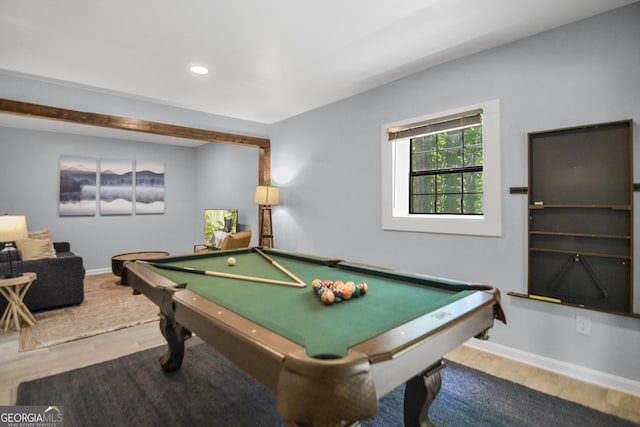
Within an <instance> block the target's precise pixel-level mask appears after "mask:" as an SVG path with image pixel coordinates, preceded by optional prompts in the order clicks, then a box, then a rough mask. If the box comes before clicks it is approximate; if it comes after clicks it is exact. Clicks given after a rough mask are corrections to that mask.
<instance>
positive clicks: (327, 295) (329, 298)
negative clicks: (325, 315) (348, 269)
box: [320, 290, 335, 305]
mask: <svg viewBox="0 0 640 427" xmlns="http://www.w3.org/2000/svg"><path fill="white" fill-rule="evenodd" d="M320 299H321V300H322V303H323V304H324V305H331V304H333V302H334V301H335V296H334V295H333V292H331V291H329V290H325V291H324V292H323V293H322V295H321V296H320Z"/></svg>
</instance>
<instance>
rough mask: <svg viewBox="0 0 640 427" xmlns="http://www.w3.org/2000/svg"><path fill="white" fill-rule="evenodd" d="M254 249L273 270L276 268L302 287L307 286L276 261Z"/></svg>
mask: <svg viewBox="0 0 640 427" xmlns="http://www.w3.org/2000/svg"><path fill="white" fill-rule="evenodd" d="M255 249H256V252H258V253H259V254H260V255H262V257H263V258H264V259H266V260H267V261H269V262H270V263H271V265H273V266H274V267H275V268H277V269H278V270H280V271H282V272H283V273H284V274H286V275H287V276H289V277H291V278H292V279H293V280H295V281H296V282H298V283H300V284H301V285H304V286H306V285H307V284H306V283H304V282H303V281H302V280H300V279H299V278H298V277H297V276H296V275H295V274H293V273H292V272H290V271H289V270H287V269H286V268H284V267H283V266H281V265H280V264H278V263H277V262H276V261H274V260H273V258H271V257H270V256H269V255H267V254H265V253H264V252H262V251H261V250H260V249H258V248H255Z"/></svg>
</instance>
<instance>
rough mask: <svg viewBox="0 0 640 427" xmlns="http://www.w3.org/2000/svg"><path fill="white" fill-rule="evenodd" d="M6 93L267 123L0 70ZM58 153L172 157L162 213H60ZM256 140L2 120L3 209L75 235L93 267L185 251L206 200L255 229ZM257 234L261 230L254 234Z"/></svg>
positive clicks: (210, 123)
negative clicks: (35, 126)
mask: <svg viewBox="0 0 640 427" xmlns="http://www.w3.org/2000/svg"><path fill="white" fill-rule="evenodd" d="M0 97H2V98H7V99H13V100H20V101H25V102H34V103H39V104H44V105H51V106H56V107H62V108H69V109H75V110H79V111H89V112H96V113H103V114H113V115H117V116H124V117H134V118H140V119H146V120H151V121H157V122H163V123H170V124H176V125H183V126H193V127H197V128H204V129H214V130H218V131H227V132H234V133H239V134H244V135H253V136H266V135H267V126H266V125H264V124H260V123H254V122H249V121H244V120H237V119H232V118H228V117H221V116H215V115H210V114H203V113H197V112H194V111H189V110H183V109H179V108H174V107H168V106H162V105H158V104H151V103H147V102H142V101H138V100H134V99H128V98H122V97H117V96H113V95H109V94H105V93H98V92H95V91H90V90H84V89H79V88H73V87H70V86H65V85H61V84H53V83H51V82H44V81H39V80H34V79H28V78H24V77H18V76H13V75H8V74H2V73H0ZM60 155H78V156H88V157H96V158H109V159H131V160H154V161H159V162H163V163H164V164H165V177H166V183H165V185H166V212H165V214H163V215H131V216H111V217H108V216H95V217H63V218H61V217H59V216H58V206H57V205H58V202H57V199H58V185H59V184H58V176H59V171H58V169H59V159H60ZM257 164H258V154H257V149H253V148H246V147H238V146H230V145H224V144H216V143H211V144H204V145H202V146H200V147H197V148H188V147H177V146H170V145H163V144H150V143H146V142H138V141H124V140H118V139H107V138H102V137H91V136H81V135H71V134H63V133H54V132H43V131H34V130H22V129H15V128H9V127H0V177H2V181H3V182H4V184H3V185H1V186H0V213H2V214H3V213H5V212H7V213H11V214H24V215H26V216H27V221H28V225H29V228H30V229H32V230H33V229H39V228H44V227H46V228H49V229H50V231H51V234H52V237H53V239H54V240H58V241H69V242H71V245H72V248H73V250H74V251H75V252H76V253H78V254H80V255H82V256H83V258H84V262H85V267H86V268H87V269H88V270H99V269H106V268H109V266H110V259H111V256H112V255H114V254H117V253H122V252H130V251H139V250H166V251H169V252H170V253H172V254H178V253H188V252H191V251H192V250H193V245H194V244H198V243H202V242H203V210H204V208H216V207H224V208H237V209H239V215H240V222H241V224H242V226H243V227H244V228H246V229H251V230H255V231H256V234H257V218H258V213H257V207H256V205H254V204H253V192H254V190H255V186H256V185H257V184H258V172H257ZM255 241H256V242H257V237H256V238H255Z"/></svg>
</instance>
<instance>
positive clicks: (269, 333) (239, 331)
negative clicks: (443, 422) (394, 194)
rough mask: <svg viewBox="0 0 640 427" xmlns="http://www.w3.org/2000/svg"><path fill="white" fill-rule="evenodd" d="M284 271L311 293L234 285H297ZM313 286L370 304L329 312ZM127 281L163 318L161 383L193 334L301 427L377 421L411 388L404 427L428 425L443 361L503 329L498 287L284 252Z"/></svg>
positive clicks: (174, 260) (196, 260)
mask: <svg viewBox="0 0 640 427" xmlns="http://www.w3.org/2000/svg"><path fill="white" fill-rule="evenodd" d="M260 251H263V253H264V254H266V255H267V256H266V257H264V256H262V255H261V254H260V253H259V252H260ZM229 257H233V258H235V261H236V262H235V265H233V266H231V265H229V263H228V262H227V260H228V258H229ZM276 264H277V265H276ZM183 267H187V268H192V269H196V272H191V271H190V272H186V271H178V270H179V269H181V268H183ZM276 267H282V268H283V269H284V270H286V271H288V272H289V273H291V274H292V275H293V276H294V277H296V278H298V279H299V280H300V281H301V282H303V283H306V284H307V285H306V286H304V287H302V286H289V285H287V284H273V283H262V282H259V281H254V280H245V279H238V278H237V277H234V276H244V277H247V278H258V279H268V280H273V281H279V282H283V283H295V282H294V281H293V280H292V279H291V278H290V276H288V275H286V274H285V273H284V272H283V271H282V270H281V269H280V268H276ZM176 268H177V269H176ZM204 271H213V272H218V273H222V274H223V275H225V274H230V275H232V276H231V277H219V276H210V275H205V274H202V273H203V272H204ZM198 272H199V273H200V274H198ZM314 278H319V279H322V280H325V279H328V280H332V281H336V280H343V281H354V282H356V283H357V282H366V283H367V285H368V292H367V293H366V294H365V295H364V296H359V297H357V298H351V299H349V300H346V299H345V300H344V301H342V302H340V303H334V304H332V305H325V304H323V303H322V302H321V300H320V299H319V298H318V296H317V295H316V294H315V293H314V292H313V290H312V288H311V286H310V283H311V281H312V280H313V279H314ZM122 281H123V283H124V284H129V285H131V286H132V287H133V288H134V290H135V291H137V292H140V293H142V294H144V295H145V296H146V297H148V298H149V299H150V300H152V301H153V302H154V303H155V304H157V305H158V307H159V309H160V318H161V320H160V329H161V332H162V334H163V335H164V337H165V339H166V341H167V343H168V349H167V352H166V353H165V354H164V355H163V356H162V357H161V359H160V363H161V365H162V368H163V369H164V371H166V372H170V371H174V370H177V369H179V368H180V366H181V364H182V360H183V357H184V341H185V339H187V338H188V337H190V336H191V333H192V332H193V333H195V334H196V335H197V336H198V337H200V338H201V339H202V340H204V341H205V342H207V343H208V344H209V345H211V346H212V347H214V348H215V349H216V350H217V351H218V352H220V353H221V354H223V355H224V356H226V357H227V358H229V359H230V360H231V361H232V362H234V363H235V364H236V365H237V366H238V367H240V368H241V369H243V370H244V371H245V372H247V373H248V374H249V375H251V376H253V377H254V378H255V379H257V380H258V381H260V382H261V383H263V384H264V385H265V386H266V387H267V388H269V389H270V390H271V391H273V392H274V393H275V395H276V401H277V410H278V411H279V413H280V415H281V416H282V417H283V418H284V419H285V420H287V421H288V422H290V423H291V424H294V425H336V424H340V423H345V422H357V421H359V420H364V419H367V418H370V417H373V416H375V415H376V413H377V410H378V399H379V398H380V397H382V396H384V395H385V394H387V393H388V392H390V391H391V390H393V389H394V388H396V387H397V386H399V385H401V384H404V383H406V389H405V399H404V400H405V402H404V417H405V419H404V422H405V425H430V420H429V418H428V409H429V405H430V404H431V401H432V400H433V399H434V398H435V396H436V394H437V393H438V390H439V389H440V385H441V377H440V372H439V371H440V370H441V369H442V368H443V366H444V364H443V361H442V357H443V356H444V355H445V354H447V353H448V352H449V351H451V350H453V349H454V348H456V347H457V346H459V345H460V344H462V343H464V342H465V341H466V340H468V339H469V338H471V337H481V338H486V331H487V330H488V329H489V328H491V327H492V326H493V322H494V319H499V320H502V321H503V322H504V321H505V318H504V313H503V312H502V309H501V307H500V301H499V298H500V294H499V291H498V290H497V289H494V288H492V287H490V286H485V285H474V284H470V283H465V282H459V281H455V280H448V279H443V278H433V277H427V276H422V275H416V274H406V273H400V272H396V271H392V270H389V269H384V268H376V267H372V266H368V265H362V264H357V263H349V262H345V261H341V260H336V259H331V258H323V257H315V256H309V255H300V254H293V253H289V252H285V251H280V250H275V249H262V248H246V249H240V250H231V251H221V252H212V253H204V254H190V255H184V256H172V257H165V258H160V259H157V260H154V262H153V263H152V264H150V263H145V262H140V261H137V262H127V263H126V264H125V267H124V271H123V275H122Z"/></svg>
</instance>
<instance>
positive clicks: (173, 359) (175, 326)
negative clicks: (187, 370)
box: [160, 313, 191, 372]
mask: <svg viewBox="0 0 640 427" xmlns="http://www.w3.org/2000/svg"><path fill="white" fill-rule="evenodd" d="M160 332H162V335H163V336H164V338H165V339H166V340H167V344H168V346H167V351H166V353H164V354H163V355H162V356H161V357H160V366H161V367H162V370H163V371H164V372H173V371H177V370H178V369H180V366H182V359H183V358H184V341H185V340H186V339H188V338H190V337H191V331H190V330H188V329H187V328H185V327H184V326H182V325H181V324H179V323H178V322H176V321H175V319H173V318H171V317H167V316H166V315H165V314H164V313H160Z"/></svg>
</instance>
